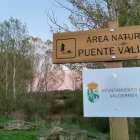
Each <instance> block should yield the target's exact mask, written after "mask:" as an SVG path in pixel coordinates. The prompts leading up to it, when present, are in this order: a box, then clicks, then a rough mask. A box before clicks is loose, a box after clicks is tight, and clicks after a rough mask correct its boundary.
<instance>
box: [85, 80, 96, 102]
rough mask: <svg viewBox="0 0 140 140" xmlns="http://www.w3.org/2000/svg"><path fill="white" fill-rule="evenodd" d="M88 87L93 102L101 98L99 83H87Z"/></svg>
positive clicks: (89, 96)
mask: <svg viewBox="0 0 140 140" xmlns="http://www.w3.org/2000/svg"><path fill="white" fill-rule="evenodd" d="M87 87H88V90H87V94H88V100H89V101H90V102H91V103H96V102H97V101H98V100H99V91H98V84H96V83H93V82H91V83H89V84H87Z"/></svg>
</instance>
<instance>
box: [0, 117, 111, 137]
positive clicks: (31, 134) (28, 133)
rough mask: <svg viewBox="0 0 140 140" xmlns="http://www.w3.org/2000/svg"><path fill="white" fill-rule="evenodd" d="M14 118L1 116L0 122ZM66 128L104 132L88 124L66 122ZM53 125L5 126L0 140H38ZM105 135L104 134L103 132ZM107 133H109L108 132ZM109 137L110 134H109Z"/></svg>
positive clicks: (1, 129)
mask: <svg viewBox="0 0 140 140" xmlns="http://www.w3.org/2000/svg"><path fill="white" fill-rule="evenodd" d="M11 120H13V119H11V118H0V123H4V122H8V121H11ZM61 127H62V128H63V129H64V130H66V129H81V130H86V131H88V132H94V133H96V134H102V133H100V132H99V131H98V130H96V129H95V128H89V127H88V126H87V127H85V126H76V125H75V126H74V125H68V124H64V123H63V125H62V126H61ZM50 128H51V125H49V124H44V125H42V124H39V125H38V128H37V129H34V130H22V131H19V130H13V131H8V130H4V129H3V128H0V140H37V135H38V134H40V133H42V132H43V131H44V130H47V129H50ZM102 135H104V134H102ZM106 135H107V134H106ZM108 137H109V134H108Z"/></svg>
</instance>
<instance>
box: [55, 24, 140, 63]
mask: <svg viewBox="0 0 140 140" xmlns="http://www.w3.org/2000/svg"><path fill="white" fill-rule="evenodd" d="M109 25H111V28H113V29H114V32H110V26H109ZM116 25H117V26H118V23H114V22H109V23H104V27H105V29H99V30H90V31H78V32H67V33H56V34H54V35H53V63H69V62H93V61H101V62H102V61H112V62H114V61H118V60H132V59H140V26H132V27H119V28H118V27H117V26H116ZM124 34H125V35H124ZM88 37H89V38H90V39H88ZM62 44H64V45H65V46H64V51H62V49H61V46H62ZM112 55H115V56H116V59H112V58H111V56H112Z"/></svg>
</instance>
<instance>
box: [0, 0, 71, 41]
mask: <svg viewBox="0 0 140 140" xmlns="http://www.w3.org/2000/svg"><path fill="white" fill-rule="evenodd" d="M54 4H55V5H56V3H55V0H0V22H3V21H4V20H9V19H10V17H13V18H14V19H18V20H20V21H21V22H22V23H23V24H25V23H26V24H27V29H28V31H29V35H31V36H33V37H39V38H41V39H42V40H43V41H46V40H48V39H50V40H51V41H53V34H52V33H51V32H50V30H49V29H50V28H49V25H48V22H47V21H48V20H47V15H46V12H50V11H51V9H53V10H55V13H56V16H57V20H58V23H59V24H62V23H66V24H69V22H68V16H69V14H70V13H69V12H68V11H66V10H64V9H62V8H58V7H57V8H56V7H55V6H54ZM45 11H46V12H45ZM49 24H50V25H51V24H52V23H51V22H49Z"/></svg>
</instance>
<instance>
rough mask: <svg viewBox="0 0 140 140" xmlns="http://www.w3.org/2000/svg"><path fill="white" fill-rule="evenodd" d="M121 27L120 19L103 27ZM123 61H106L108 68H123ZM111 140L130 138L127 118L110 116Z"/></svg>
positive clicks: (126, 139) (127, 139)
mask: <svg viewBox="0 0 140 140" xmlns="http://www.w3.org/2000/svg"><path fill="white" fill-rule="evenodd" d="M116 27H119V24H118V21H109V22H105V23H103V28H116ZM121 67H122V62H121V61H117V62H106V68H121ZM109 123H110V137H111V140H129V135H128V123H127V118H126V117H124V118H116V117H113V118H109Z"/></svg>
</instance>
